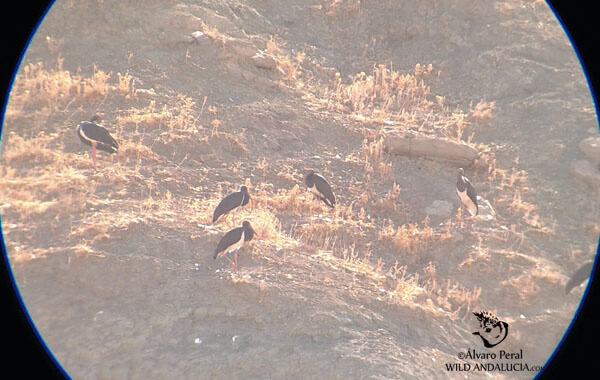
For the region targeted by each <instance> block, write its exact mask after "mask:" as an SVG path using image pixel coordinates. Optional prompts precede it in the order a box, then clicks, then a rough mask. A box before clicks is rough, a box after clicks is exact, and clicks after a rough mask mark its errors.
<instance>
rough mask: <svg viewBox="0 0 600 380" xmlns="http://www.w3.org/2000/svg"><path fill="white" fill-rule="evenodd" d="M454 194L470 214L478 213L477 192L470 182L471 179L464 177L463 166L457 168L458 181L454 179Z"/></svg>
mask: <svg viewBox="0 0 600 380" xmlns="http://www.w3.org/2000/svg"><path fill="white" fill-rule="evenodd" d="M456 194H458V197H459V198H460V203H461V207H462V206H464V207H466V208H467V210H469V213H470V214H471V216H474V215H477V214H479V206H478V205H477V192H476V191H475V188H474V187H473V184H471V181H469V179H468V178H467V177H465V171H464V170H463V168H460V169H458V181H456Z"/></svg>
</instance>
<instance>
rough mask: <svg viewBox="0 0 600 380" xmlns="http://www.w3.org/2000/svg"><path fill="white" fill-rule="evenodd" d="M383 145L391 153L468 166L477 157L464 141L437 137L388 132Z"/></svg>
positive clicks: (474, 151)
mask: <svg viewBox="0 0 600 380" xmlns="http://www.w3.org/2000/svg"><path fill="white" fill-rule="evenodd" d="M383 147H384V149H385V150H386V151H389V152H391V153H396V154H401V155H404V156H409V157H420V156H425V157H428V158H431V159H433V160H436V161H445V162H449V163H452V164H454V165H458V166H470V165H471V164H473V161H474V160H475V158H476V157H477V150H476V149H475V148H473V147H471V146H469V145H467V144H465V143H464V142H457V141H452V140H448V139H445V138H439V137H424V136H413V135H400V134H388V135H387V136H386V137H385V139H384V140H383Z"/></svg>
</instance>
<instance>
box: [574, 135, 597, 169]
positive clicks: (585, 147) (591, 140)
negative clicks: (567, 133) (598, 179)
mask: <svg viewBox="0 0 600 380" xmlns="http://www.w3.org/2000/svg"><path fill="white" fill-rule="evenodd" d="M579 149H581V151H582V152H583V153H584V154H585V155H586V157H587V158H588V160H590V161H591V162H592V163H593V164H594V165H596V167H599V168H600V137H588V138H587V139H583V140H581V141H580V142H579Z"/></svg>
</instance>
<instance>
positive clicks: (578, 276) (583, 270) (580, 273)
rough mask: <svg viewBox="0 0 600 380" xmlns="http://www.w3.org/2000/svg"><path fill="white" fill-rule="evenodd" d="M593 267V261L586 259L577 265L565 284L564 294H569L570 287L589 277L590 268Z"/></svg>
mask: <svg viewBox="0 0 600 380" xmlns="http://www.w3.org/2000/svg"><path fill="white" fill-rule="evenodd" d="M593 267H594V261H588V262H586V263H585V264H583V265H582V266H581V267H579V268H578V269H577V270H576V271H575V273H573V275H572V276H571V278H569V281H567V284H566V285H565V294H569V292H570V291H571V289H573V288H574V287H576V286H579V285H581V284H582V283H583V282H584V281H585V280H587V278H588V277H590V273H591V272H592V268H593Z"/></svg>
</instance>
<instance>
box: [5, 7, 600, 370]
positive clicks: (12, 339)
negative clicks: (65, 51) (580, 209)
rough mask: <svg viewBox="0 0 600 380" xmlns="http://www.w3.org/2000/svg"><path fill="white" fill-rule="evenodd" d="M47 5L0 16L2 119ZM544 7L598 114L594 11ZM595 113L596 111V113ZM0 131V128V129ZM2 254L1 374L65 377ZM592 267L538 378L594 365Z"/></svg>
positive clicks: (599, 37) (599, 38)
mask: <svg viewBox="0 0 600 380" xmlns="http://www.w3.org/2000/svg"><path fill="white" fill-rule="evenodd" d="M51 4H52V2H50V1H29V2H11V5H10V8H8V9H7V8H5V9H4V10H5V11H4V12H2V21H3V22H2V23H1V24H2V32H3V33H2V35H3V36H4V38H3V40H4V41H5V43H3V47H2V48H3V49H4V52H3V59H2V60H0V62H2V63H1V65H2V77H1V83H2V90H1V91H0V92H1V93H2V96H3V98H2V109H1V110H0V112H1V116H2V120H3V119H4V117H3V116H4V109H5V106H6V100H7V97H8V90H9V88H10V85H11V83H12V78H13V75H14V72H15V71H16V70H17V68H18V65H19V63H20V61H21V58H22V55H23V53H24V50H23V49H25V48H26V47H27V46H28V44H29V40H30V38H31V36H32V35H33V34H34V33H35V31H36V30H37V27H38V25H39V22H40V21H41V20H42V19H43V17H44V15H45V14H46V12H47V10H48V9H49V8H50V6H51ZM549 5H550V6H551V8H552V9H553V11H554V13H555V14H556V15H557V17H558V19H559V20H560V21H561V23H562V25H563V27H564V29H565V30H566V31H567V35H568V36H569V38H570V39H571V41H572V42H573V46H575V47H576V51H577V53H578V56H579V58H580V61H581V62H582V65H583V67H584V72H585V74H586V76H587V78H588V82H589V84H590V89H591V90H592V96H593V98H594V101H595V104H596V111H598V98H597V93H598V89H599V88H600V84H599V82H598V79H599V77H600V73H599V70H598V66H599V64H598V61H599V58H598V57H597V48H598V46H600V33H598V30H597V29H598V28H597V26H596V25H597V22H598V20H597V11H596V5H595V3H594V2H573V1H564V0H561V1H558V0H552V1H549ZM597 113H598V112H597ZM0 132H1V128H0ZM0 243H1V249H2V254H3V260H2V267H1V268H0V270H1V273H0V277H1V282H0V284H1V292H2V293H1V294H2V300H4V301H5V304H4V307H3V309H4V310H3V312H2V314H3V318H2V320H3V321H4V323H3V327H4V330H5V331H6V335H4V334H3V335H4V336H6V337H7V338H6V340H4V342H3V343H4V345H5V347H6V348H7V349H5V350H4V351H5V353H4V354H3V360H2V362H3V365H2V369H1V371H2V372H4V373H7V374H18V377H19V378H44V379H65V378H67V377H66V374H65V373H64V372H63V370H62V369H61V368H60V366H59V365H58V364H57V363H56V362H55V361H54V359H53V357H52V355H51V354H50V353H49V352H48V351H47V348H46V347H45V345H44V344H43V343H42V341H41V339H40V338H39V336H38V335H37V334H36V332H35V331H36V330H35V328H34V326H33V324H32V322H31V320H30V319H29V318H28V317H27V314H26V313H25V309H24V307H23V305H22V303H21V299H20V298H19V297H18V295H17V292H16V288H15V286H14V283H13V280H12V275H11V273H10V269H9V268H10V266H9V263H8V261H7V256H6V250H5V247H4V242H3V241H1V239H0ZM597 271H598V266H597V265H596V266H595V267H594V271H593V272H594V273H595V275H593V276H592V278H591V279H590V282H589V284H588V288H587V290H586V295H585V297H584V301H583V302H582V304H581V305H580V307H579V309H578V311H577V313H576V315H577V317H576V318H575V319H574V321H573V322H572V324H571V326H570V327H569V330H568V334H566V335H565V337H564V338H563V340H562V342H561V343H560V345H559V346H558V347H557V349H556V350H555V352H554V354H553V355H552V357H551V359H550V361H549V362H548V363H546V364H545V366H544V371H543V372H542V373H540V374H539V375H538V377H537V378H538V379H553V378H564V376H569V375H571V376H572V375H574V374H576V373H577V372H578V369H580V368H592V367H593V365H594V364H595V361H596V355H595V354H596V352H595V350H594V349H591V348H593V347H596V344H597V343H598V342H600V332H599V331H598V329H597V328H596V325H597V323H596V321H595V316H596V314H595V313H594V310H598V308H599V302H598V299H599V289H598V287H599V286H600V285H599V284H598V283H599V280H598V276H597Z"/></svg>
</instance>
